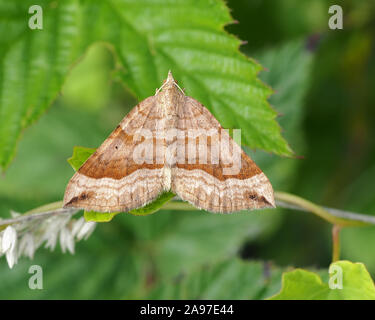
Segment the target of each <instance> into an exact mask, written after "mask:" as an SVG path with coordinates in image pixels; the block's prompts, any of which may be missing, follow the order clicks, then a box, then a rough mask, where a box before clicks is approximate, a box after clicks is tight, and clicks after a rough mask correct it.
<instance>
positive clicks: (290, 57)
mask: <svg viewBox="0 0 375 320" xmlns="http://www.w3.org/2000/svg"><path fill="white" fill-rule="evenodd" d="M305 42H306V40H305V39H300V40H294V41H290V42H287V43H284V44H283V45H281V46H277V47H271V48H268V49H267V50H262V51H261V52H257V53H255V57H256V58H257V60H258V61H260V63H261V64H262V65H263V66H264V67H265V68H267V69H268V70H267V71H265V72H262V73H261V74H260V78H261V79H262V80H263V81H265V82H266V83H268V84H269V85H270V86H272V88H274V89H275V91H276V92H275V94H274V95H272V96H271V98H270V103H271V104H272V106H274V107H275V109H276V110H277V111H278V112H279V113H280V117H279V118H278V120H279V122H280V124H281V126H282V127H283V128H284V136H285V137H286V138H287V140H288V142H289V143H290V145H291V146H292V148H293V149H294V150H295V152H296V154H298V155H303V154H304V152H305V148H304V132H303V130H302V123H303V114H304V107H305V103H304V99H305V96H306V93H307V90H308V89H309V85H310V79H311V73H312V61H313V55H312V54H311V52H309V51H308V50H307V49H306V45H305ZM249 153H250V155H251V157H252V158H253V160H254V161H255V162H256V163H257V164H259V165H260V167H261V168H262V170H263V171H264V172H265V173H266V174H267V177H268V178H269V179H270V181H272V186H273V188H274V189H278V188H282V189H283V190H287V189H288V187H289V186H292V185H293V183H294V180H295V178H296V177H297V175H295V174H294V172H295V170H296V167H297V166H299V165H300V162H301V160H300V159H296V158H280V157H275V156H270V155H269V154H268V153H266V152H258V151H257V152H252V151H250V152H249Z"/></svg>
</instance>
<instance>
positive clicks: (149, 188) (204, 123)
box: [64, 72, 275, 213]
mask: <svg viewBox="0 0 375 320" xmlns="http://www.w3.org/2000/svg"><path fill="white" fill-rule="evenodd" d="M165 191H171V192H173V193H175V194H176V195H177V196H178V197H180V198H181V199H182V200H184V201H188V202H190V203H191V204H193V205H194V206H195V207H197V208H200V209H204V210H206V211H210V212H223V213H230V212H235V211H240V210H244V209H247V210H249V209H259V208H267V207H275V200H274V195H273V189H272V185H271V183H270V182H269V180H268V179H267V177H266V175H265V174H264V173H263V172H262V170H260V169H259V168H258V166H257V165H256V164H255V163H254V161H253V160H252V159H251V158H250V157H249V156H248V155H247V154H246V153H245V152H244V151H243V150H242V149H241V147H240V146H239V145H238V144H237V143H236V142H235V141H234V140H233V139H232V138H231V137H230V135H229V133H228V131H227V130H224V129H223V128H222V127H221V125H220V123H219V122H218V121H217V120H216V119H215V117H214V116H213V115H212V114H211V113H210V112H209V111H208V109H207V108H206V107H204V106H203V105H202V104H201V103H200V102H198V101H197V100H195V99H193V98H191V97H189V96H187V95H185V93H184V91H183V90H181V89H180V87H179V86H178V84H177V82H176V80H175V79H174V78H173V75H172V73H171V72H169V73H168V77H167V79H166V80H165V81H164V84H163V85H162V86H161V88H159V89H158V90H157V91H156V94H155V95H153V96H150V97H148V98H146V99H145V100H143V101H142V102H140V103H139V104H138V105H136V106H135V107H134V108H133V109H132V110H131V111H130V112H129V113H128V114H127V115H126V116H125V118H124V119H123V120H122V121H121V122H120V124H119V125H118V126H117V127H116V128H115V130H114V131H113V132H112V133H111V134H110V135H109V137H108V138H107V139H106V140H105V141H104V142H103V144H102V145H101V146H100V147H99V148H98V149H97V150H96V152H95V153H94V154H92V155H91V156H90V157H89V158H88V159H87V161H86V162H85V163H84V164H83V165H82V166H81V167H80V169H79V170H78V171H77V172H76V173H75V174H74V176H73V177H72V178H71V179H70V181H69V183H68V185H67V187H66V190H65V195H64V207H74V208H79V209H85V210H86V211H98V212H119V211H120V212H126V211H129V210H132V209H136V208H139V207H142V206H144V205H146V204H148V203H149V202H151V201H153V200H155V199H156V198H157V197H158V196H159V195H160V194H161V193H163V192H165Z"/></svg>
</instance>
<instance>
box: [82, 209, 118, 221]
mask: <svg viewBox="0 0 375 320" xmlns="http://www.w3.org/2000/svg"><path fill="white" fill-rule="evenodd" d="M119 213H120V212H95V211H85V212H84V217H85V220H86V221H94V222H109V221H111V220H112V219H113V217H114V216H116V215H117V214H119Z"/></svg>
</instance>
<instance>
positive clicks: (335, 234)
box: [332, 225, 341, 262]
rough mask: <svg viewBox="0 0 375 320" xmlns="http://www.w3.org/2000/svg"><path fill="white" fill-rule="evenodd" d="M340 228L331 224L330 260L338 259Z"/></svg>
mask: <svg viewBox="0 0 375 320" xmlns="http://www.w3.org/2000/svg"><path fill="white" fill-rule="evenodd" d="M340 230H341V227H340V226H338V225H333V227H332V262H336V261H338V260H340Z"/></svg>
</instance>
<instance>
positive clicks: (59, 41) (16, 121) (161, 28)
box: [0, 0, 292, 168]
mask: <svg viewBox="0 0 375 320" xmlns="http://www.w3.org/2000/svg"><path fill="white" fill-rule="evenodd" d="M32 4H34V3H33V2H32V1H31V0H27V1H22V3H18V2H17V3H16V2H14V1H13V2H10V3H7V2H4V1H3V2H1V4H0V15H1V16H6V17H7V19H6V20H5V21H1V22H0V23H1V24H0V39H1V40H0V41H1V42H0V45H1V54H0V167H3V168H5V167H7V165H8V164H9V163H10V161H11V159H12V158H13V156H14V153H15V146H16V143H17V141H18V139H19V137H20V134H21V132H22V130H23V129H25V128H26V127H27V126H29V125H30V124H31V123H33V122H34V121H35V120H36V119H38V118H39V116H40V115H42V114H43V113H44V112H45V111H46V109H47V108H48V106H49V105H50V104H51V102H52V101H53V100H54V98H55V97H56V96H57V94H58V92H59V91H60V90H61V87H62V84H63V81H64V80H65V78H66V75H67V73H68V71H69V68H70V67H71V66H72V65H73V63H74V62H76V61H77V60H78V58H79V57H80V56H82V55H83V53H84V52H85V51H86V50H87V48H88V47H89V46H90V45H91V44H92V43H95V42H98V41H101V42H105V43H108V44H109V45H110V47H111V48H112V49H113V52H114V56H115V57H116V59H117V65H118V68H117V70H119V72H118V75H119V77H120V79H122V81H123V83H124V84H125V85H126V86H127V87H128V88H130V89H131V91H132V92H134V93H135V95H136V96H137V98H138V99H144V98H146V97H147V96H150V95H152V94H153V93H154V92H155V88H157V87H159V86H160V85H161V83H162V81H163V79H165V77H166V75H167V71H168V70H169V69H171V70H172V71H173V73H174V76H175V78H176V79H178V80H179V82H180V84H181V85H182V86H184V87H185V88H186V91H187V94H189V95H191V96H193V97H194V98H196V99H198V100H199V101H201V102H202V103H203V104H205V105H206V106H207V107H208V108H209V109H210V110H211V111H212V112H213V114H214V115H215V116H216V117H217V119H218V120H219V121H220V122H221V124H222V125H223V127H226V128H241V129H242V133H243V143H244V144H247V145H249V146H250V147H252V148H261V149H264V150H266V151H269V152H274V153H276V154H280V155H291V153H292V152H291V149H290V148H289V146H288V144H287V143H286V141H285V140H284V139H283V138H282V136H281V133H280V127H279V125H278V124H277V122H276V121H275V117H276V112H275V111H274V110H273V109H271V107H270V105H269V103H268V101H267V97H268V96H269V95H270V94H271V93H272V91H271V89H270V88H269V87H267V86H266V85H264V84H263V83H262V82H261V81H260V80H259V79H258V78H257V73H258V72H259V71H260V70H261V66H260V65H259V64H257V63H256V62H255V61H253V60H249V59H248V58H246V57H245V56H244V55H243V54H241V53H240V51H239V50H238V48H239V45H240V40H239V39H237V38H235V37H234V36H232V35H230V34H228V33H227V32H226V31H225V30H224V26H225V25H227V24H229V23H231V22H232V18H231V16H230V14H229V10H228V8H227V7H226V6H225V4H224V2H223V1H221V0H215V1H213V0H205V1H199V2H198V1H195V0H184V1H181V0H172V1H168V2H165V1H164V0H156V1H153V2H150V1H148V0H128V1H121V0H112V1H99V0H96V1H75V0H64V1H56V0H54V1H48V0H41V1H39V2H38V4H39V5H41V6H42V8H43V9H44V11H43V12H44V17H43V30H31V29H29V28H28V25H27V23H26V21H27V18H28V16H27V14H26V13H27V12H28V8H29V7H30V6H31V5H32Z"/></svg>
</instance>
